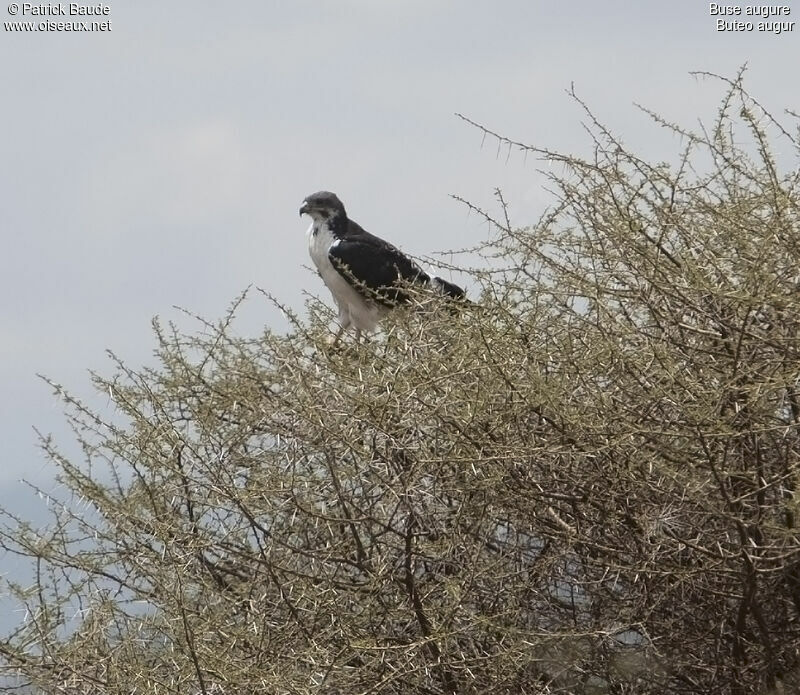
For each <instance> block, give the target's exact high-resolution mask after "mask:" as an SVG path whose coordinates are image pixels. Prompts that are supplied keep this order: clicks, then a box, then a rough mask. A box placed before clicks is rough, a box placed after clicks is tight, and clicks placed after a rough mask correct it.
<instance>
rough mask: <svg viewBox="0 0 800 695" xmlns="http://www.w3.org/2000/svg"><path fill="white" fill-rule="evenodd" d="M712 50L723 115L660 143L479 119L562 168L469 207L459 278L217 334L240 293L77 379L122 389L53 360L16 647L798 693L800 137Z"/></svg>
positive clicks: (275, 677) (228, 679)
mask: <svg viewBox="0 0 800 695" xmlns="http://www.w3.org/2000/svg"><path fill="white" fill-rule="evenodd" d="M706 77H707V78H708V79H709V80H710V81H712V82H711V83H713V84H716V85H720V84H721V85H723V87H724V90H723V91H724V94H723V99H722V103H721V105H720V108H719V111H718V113H717V114H716V117H715V119H714V121H713V123H712V124H710V125H708V126H699V127H698V128H695V129H690V128H685V127H683V126H680V125H676V124H672V123H669V122H667V121H665V120H664V119H662V118H660V117H659V116H657V115H655V114H650V115H651V116H652V118H653V120H654V123H655V124H656V126H658V127H663V128H667V129H669V130H670V131H671V132H672V133H674V134H675V142H676V143H677V145H678V148H679V153H678V154H677V155H676V157H675V161H674V162H670V163H649V162H647V161H645V160H644V159H643V158H641V157H639V156H637V154H635V153H633V152H630V151H629V150H628V149H627V148H626V147H625V145H624V144H623V143H622V141H621V140H620V139H618V138H617V137H616V136H615V135H614V134H613V133H611V132H610V131H609V130H608V129H607V128H605V127H604V126H603V125H602V124H601V123H600V122H599V121H598V120H597V119H595V117H594V116H593V115H592V113H591V111H589V109H588V108H587V109H586V110H585V114H586V119H587V129H588V132H589V133H590V134H591V137H592V138H593V143H594V149H593V155H592V156H591V157H588V158H581V157H577V156H573V155H567V154H562V153H558V152H553V151H549V150H547V149H542V148H538V147H534V146H529V145H525V144H522V143H516V142H513V141H510V140H508V139H506V138H503V137H501V136H496V135H495V134H494V133H492V132H491V131H489V130H488V129H486V128H483V127H482V126H479V125H477V124H476V127H478V128H481V129H482V130H484V132H485V133H486V134H487V136H489V137H498V138H499V139H500V141H501V142H502V143H505V144H506V145H508V146H509V147H512V148H519V149H521V150H523V151H525V152H529V153H531V155H538V156H541V157H543V158H545V159H547V160H549V161H550V162H554V163H556V164H557V166H554V167H551V168H550V169H549V170H548V172H549V176H550V180H551V189H552V194H553V205H552V207H551V208H550V209H549V210H547V211H546V212H545V214H544V215H543V216H542V218H541V219H540V220H539V221H538V222H537V223H535V224H533V225H532V226H529V227H524V228H518V227H514V226H512V225H511V223H510V222H509V221H508V216H507V215H506V205H505V201H504V199H503V197H502V195H501V194H499V193H498V196H497V204H496V205H495V208H496V212H492V211H491V210H489V211H486V210H482V209H479V207H478V206H474V205H471V204H469V203H466V204H467V205H469V207H470V208H472V209H473V210H475V211H476V212H477V213H478V214H480V215H483V216H484V217H486V219H487V220H489V222H490V223H491V226H492V234H491V237H490V239H489V240H488V241H487V242H486V244H485V245H484V246H483V247H482V248H481V250H480V252H481V254H482V255H483V256H484V257H485V258H486V259H487V262H486V265H485V267H484V268H476V269H472V270H471V274H472V277H473V284H474V285H475V286H476V287H478V288H479V293H478V294H477V296H473V300H474V303H473V304H472V305H470V306H467V307H464V308H463V309H461V310H459V311H450V310H446V309H444V310H443V309H442V308H441V307H440V306H439V303H438V302H437V300H436V298H435V297H433V296H430V295H426V294H424V293H421V294H418V296H417V300H416V308H415V309H414V310H410V311H399V310H398V311H396V312H394V313H393V315H392V317H391V319H390V320H389V321H388V324H387V327H386V330H385V331H384V332H383V333H382V334H380V335H378V336H375V337H374V338H373V339H371V340H369V341H366V342H362V343H359V344H354V343H351V344H349V345H347V346H346V347H345V348H344V349H340V350H335V351H333V350H330V349H328V348H327V347H326V339H327V338H328V337H329V335H330V318H331V314H330V312H329V311H328V310H327V309H326V308H325V307H324V305H322V304H321V303H320V302H318V301H316V300H313V299H312V300H310V301H309V304H308V311H307V314H306V315H303V316H295V315H293V314H291V313H290V312H287V315H288V316H290V319H291V328H290V330H288V331H285V332H281V333H278V332H274V331H269V330H267V331H265V333H264V334H263V335H261V336H258V337H242V336H238V335H237V334H236V331H235V315H236V310H237V308H238V306H239V301H243V300H244V298H243V297H242V298H240V300H239V301H237V302H236V303H235V304H234V305H233V307H232V308H231V311H230V312H229V314H228V315H227V316H226V317H224V318H223V319H222V320H221V321H219V322H207V323H202V324H201V326H200V330H199V331H198V332H196V333H191V334H186V333H184V332H182V331H179V330H178V329H177V328H176V327H175V326H173V325H165V324H162V323H159V322H155V323H154V328H155V337H156V341H157V358H158V359H157V365H156V366H155V367H149V368H142V369H133V368H131V367H130V366H128V365H126V364H124V363H122V362H121V361H116V362H115V365H116V366H115V369H114V371H113V372H112V373H111V374H110V375H97V376H95V383H96V386H97V388H98V389H100V390H101V391H102V392H104V393H108V394H109V395H110V397H111V399H112V400H113V406H114V408H113V412H110V413H105V414H104V413H97V412H93V411H91V410H90V409H89V408H87V407H85V406H84V405H83V404H82V403H81V402H79V401H77V400H76V399H74V398H73V397H72V396H71V395H70V394H69V393H68V392H67V391H66V390H64V389H61V387H56V388H57V392H58V393H59V395H60V396H61V397H62V398H63V400H64V402H65V404H66V406H67V412H68V417H69V418H70V420H71V423H72V425H73V428H74V431H75V433H76V436H77V438H78V441H79V442H80V443H81V446H82V447H83V452H84V454H85V456H84V460H82V461H75V460H70V459H68V458H67V457H65V456H63V455H62V454H61V453H60V452H59V449H58V446H57V444H56V443H54V442H52V441H51V440H50V439H48V438H44V439H43V441H42V445H43V447H44V448H45V450H46V451H47V453H48V455H49V457H50V459H51V460H52V462H53V464H54V466H55V467H56V470H57V471H58V476H59V480H60V482H61V483H62V489H63V490H64V496H63V499H61V500H57V501H53V502H52V503H51V505H52V510H53V520H52V523H51V524H50V525H49V526H48V527H46V528H44V529H36V528H34V527H32V526H31V525H30V524H26V523H24V521H21V520H19V519H14V518H11V517H8V516H6V520H5V524H4V526H3V527H2V528H1V529H0V544H2V547H3V548H5V549H6V552H8V553H15V554H18V555H21V556H23V557H25V558H28V559H29V560H30V562H31V566H32V567H33V568H34V570H35V575H34V576H35V581H34V583H33V584H32V585H31V586H21V585H16V584H12V583H9V584H8V586H7V587H6V590H7V591H10V592H11V593H12V594H13V595H14V597H15V600H17V601H19V602H20V603H21V604H22V605H24V607H25V608H26V614H25V618H24V620H23V621H22V622H21V623H20V625H19V626H18V627H17V628H16V629H15V630H14V631H13V633H12V634H10V635H8V636H6V637H5V638H4V639H2V640H0V658H2V659H3V660H4V661H5V663H6V666H7V669H8V671H9V673H11V672H13V673H14V674H16V675H17V676H18V678H19V682H20V683H23V684H29V686H30V687H32V688H33V690H32V692H46V693H81V694H84V693H85V694H87V695H88V694H89V693H92V694H94V693H98V694H109V695H111V694H114V695H117V694H120V695H121V694H123V693H125V694H126V695H127V694H132V693H176V694H177V693H181V694H187V693H191V694H194V693H219V694H224V695H233V694H244V693H262V692H263V693H287V694H289V693H291V694H298V695H300V694H306V693H309V694H310V693H325V694H327V695H334V694H337V693H338V694H341V695H350V694H356V693H364V694H366V693H381V694H382V693H386V694H392V693H397V694H398V695H399V694H401V693H402V694H404V695H408V694H410V693H418V694H420V695H422V694H434V693H438V694H448V695H449V694H454V693H459V694H461V693H464V694H471V693H476V694H477V693H489V692H491V693H494V694H495V695H501V694H502V693H509V694H511V693H575V694H581V695H600V694H602V693H637V694H649V693H653V694H656V693H659V694H661V693H698V694H700V693H702V694H703V695H708V694H712V693H720V694H722V693H726V694H727V693H730V694H742V695H744V694H745V693H772V692H776V693H777V692H782V690H781V689H786V692H789V691H790V690H791V689H792V688H796V687H800V676H799V675H798V674H800V671H799V670H798V669H799V667H800V648H799V647H798V645H800V544H798V529H797V523H798V520H797V515H798V499H797V493H796V487H797V483H798V475H800V469H799V468H798V460H799V459H798V456H800V440H799V439H798V423H800V393H798V379H799V378H800V341H798V320H799V318H798V317H800V299H799V297H800V292H799V291H800V273H799V272H798V268H800V216H799V215H800V195H799V193H800V191H799V190H798V177H799V176H800V169H798V168H797V159H796V157H797V154H798V134H797V132H796V131H791V130H789V129H788V127H787V126H785V125H782V124H781V122H780V120H778V119H776V118H774V117H773V116H771V115H770V114H769V113H768V112H767V111H766V110H765V109H764V108H763V107H762V106H761V105H760V104H759V103H758V102H757V101H755V100H754V99H753V98H752V97H751V96H750V95H749V94H748V93H747V92H746V91H745V88H744V85H743V82H742V75H741V74H740V75H738V76H737V77H736V78H734V79H731V80H726V79H722V78H711V77H709V76H706ZM578 103H579V104H580V103H581V102H580V101H579V102H578ZM581 106H583V105H582V104H581ZM584 108H585V107H584ZM793 117H794V115H793V114H788V115H787V117H786V118H787V119H791V118H793ZM775 142H778V143H779V146H780V147H781V148H782V150H781V151H782V155H781V156H780V157H778V156H777V155H776V154H775V148H776V145H775V144H774V143H775ZM787 152H789V157H790V158H791V159H792V161H793V166H794V167H795V168H793V169H790V170H788V171H785V170H784V169H785V166H784V167H783V168H782V165H781V162H782V161H783V159H784V158H786V157H787ZM779 160H780V161H779ZM556 170H557V171H556ZM54 386H55V384H54ZM9 688H10V686H9Z"/></svg>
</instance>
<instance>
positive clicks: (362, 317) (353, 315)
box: [308, 221, 382, 331]
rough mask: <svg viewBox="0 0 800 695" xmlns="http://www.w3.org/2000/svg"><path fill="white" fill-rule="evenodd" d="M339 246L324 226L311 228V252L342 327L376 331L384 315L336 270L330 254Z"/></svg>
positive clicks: (322, 223)
mask: <svg viewBox="0 0 800 695" xmlns="http://www.w3.org/2000/svg"><path fill="white" fill-rule="evenodd" d="M338 243H339V239H337V238H336V237H335V236H334V235H333V234H332V233H331V230H330V229H329V228H328V225H327V224H325V223H324V222H316V221H315V222H313V223H312V224H311V226H310V227H309V229H308V252H309V254H310V255H311V260H312V261H314V265H315V266H317V270H318V271H319V274H320V277H321V278H322V281H323V282H324V283H325V284H326V285H327V287H328V289H329V290H330V291H331V294H332V295H333V299H334V300H335V301H336V304H337V306H338V307H339V320H340V321H341V322H342V325H343V326H344V327H345V328H346V327H347V326H349V325H350V324H352V325H354V326H355V327H356V328H358V329H360V330H363V331H371V330H374V328H375V326H376V324H377V323H378V320H379V319H380V317H381V314H382V312H381V308H380V307H378V306H376V305H375V304H374V303H373V302H368V301H367V300H366V299H365V298H364V297H362V296H361V295H360V294H359V293H358V292H357V291H356V290H355V289H354V288H353V286H352V285H350V283H349V282H347V280H345V279H344V278H343V277H342V275H341V274H340V273H339V271H338V270H336V268H334V267H333V264H332V263H331V259H330V257H329V256H328V252H329V251H330V249H331V248H332V247H334V246H335V245H336V244H338Z"/></svg>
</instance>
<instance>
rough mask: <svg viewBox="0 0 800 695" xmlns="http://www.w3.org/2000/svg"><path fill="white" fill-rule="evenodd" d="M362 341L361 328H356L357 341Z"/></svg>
mask: <svg viewBox="0 0 800 695" xmlns="http://www.w3.org/2000/svg"><path fill="white" fill-rule="evenodd" d="M360 342H361V329H360V328H356V343H360Z"/></svg>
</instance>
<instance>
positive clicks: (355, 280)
mask: <svg viewBox="0 0 800 695" xmlns="http://www.w3.org/2000/svg"><path fill="white" fill-rule="evenodd" d="M328 257H329V258H330V261H331V263H332V265H333V267H334V268H336V270H337V271H338V272H339V274H340V275H341V276H342V277H343V278H344V279H345V280H347V282H349V283H350V284H351V285H353V287H355V288H356V289H357V290H358V291H359V292H361V293H362V294H365V295H369V296H370V298H371V299H374V300H376V301H378V302H381V303H382V304H388V305H392V304H397V303H400V302H405V301H407V300H408V294H407V293H406V292H404V291H403V289H402V288H401V287H398V286H397V283H398V281H401V280H405V281H407V282H415V281H420V282H428V281H429V277H428V274H427V273H426V272H425V271H424V270H422V268H420V267H419V266H418V265H417V264H416V263H414V261H412V260H411V259H410V258H409V257H408V256H406V255H405V254H404V253H402V252H401V251H400V250H399V249H396V248H395V247H394V246H392V245H391V244H389V243H387V242H385V241H383V239H379V238H378V237H375V236H372V235H371V234H366V233H365V234H361V235H358V236H357V237H355V238H345V239H340V240H339V241H338V242H337V243H335V244H334V245H333V246H331V249H330V251H329V252H328Z"/></svg>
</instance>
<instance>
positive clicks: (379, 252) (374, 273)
mask: <svg viewBox="0 0 800 695" xmlns="http://www.w3.org/2000/svg"><path fill="white" fill-rule="evenodd" d="M300 215H301V216H302V215H308V216H309V217H311V226H310V227H309V229H308V250H309V253H310V254H311V260H313V261H314V265H315V266H316V267H317V270H318V271H319V274H320V276H321V277H322V280H323V282H324V283H325V284H326V285H327V287H328V289H329V290H330V291H331V294H332V295H333V299H334V300H335V301H336V305H337V307H338V308H339V331H338V332H337V333H336V337H335V338H334V339H333V344H334V345H335V344H336V343H337V342H338V341H339V338H340V337H341V335H342V333H343V332H344V331H345V330H346V329H347V328H349V327H350V326H354V327H355V331H356V340H358V339H359V338H360V336H361V332H362V331H367V332H369V331H372V330H374V329H375V327H376V326H377V324H378V322H379V321H380V319H381V318H382V317H383V316H385V315H386V313H387V312H388V311H389V310H390V309H391V307H393V306H396V305H398V304H402V303H404V302H407V301H408V300H409V296H408V293H407V292H406V291H405V290H404V288H403V287H402V286H401V285H400V284H399V283H402V282H415V283H420V284H428V285H430V286H431V287H433V288H434V289H436V290H438V291H439V292H441V293H442V294H443V295H445V296H447V297H450V298H452V299H464V296H465V294H464V290H462V289H461V288H460V287H459V286H458V285H454V284H453V283H452V282H447V281H446V280H442V279H441V278H439V277H437V276H436V275H429V274H428V273H426V272H425V271H424V270H422V268H420V267H419V266H418V265H417V264H416V263H414V261H412V260H411V259H410V258H409V257H408V256H406V255H405V254H404V253H403V252H402V251H400V250H399V249H397V248H396V247H395V246H392V244H390V243H389V242H388V241H384V240H383V239H380V238H379V237H376V236H375V235H373V234H370V233H369V232H367V231H365V230H364V229H362V228H361V227H360V226H359V225H358V224H356V223H355V222H353V220H351V219H350V218H349V217H348V216H347V212H345V209H344V205H342V201H341V200H339V198H338V197H337V196H336V195H335V194H334V193H331V192H330V191H319V192H318V193H313V194H312V195H310V196H308V197H307V198H306V199H305V200H304V201H303V205H302V206H301V207H300Z"/></svg>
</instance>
